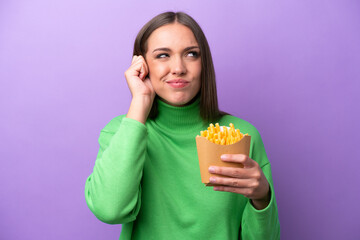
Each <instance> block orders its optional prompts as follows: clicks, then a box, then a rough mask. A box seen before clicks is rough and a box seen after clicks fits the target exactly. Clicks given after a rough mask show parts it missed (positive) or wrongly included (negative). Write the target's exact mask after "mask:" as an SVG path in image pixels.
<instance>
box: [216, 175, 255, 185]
mask: <svg viewBox="0 0 360 240" xmlns="http://www.w3.org/2000/svg"><path fill="white" fill-rule="evenodd" d="M210 183H215V184H216V185H222V186H229V187H238V188H249V187H252V186H251V183H252V181H251V180H250V179H239V178H224V177H210Z"/></svg>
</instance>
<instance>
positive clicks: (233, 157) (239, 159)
mask: <svg viewBox="0 0 360 240" xmlns="http://www.w3.org/2000/svg"><path fill="white" fill-rule="evenodd" d="M221 160H223V161H224V162H235V163H242V164H243V165H244V167H251V166H254V162H255V161H254V160H252V159H251V158H249V157H248V156H246V155H245V154H223V155H221Z"/></svg>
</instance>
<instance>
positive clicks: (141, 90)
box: [125, 56, 155, 123]
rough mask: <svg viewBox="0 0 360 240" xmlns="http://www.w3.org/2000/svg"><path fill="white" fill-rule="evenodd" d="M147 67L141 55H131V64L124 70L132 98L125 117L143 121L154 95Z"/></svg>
mask: <svg viewBox="0 0 360 240" xmlns="http://www.w3.org/2000/svg"><path fill="white" fill-rule="evenodd" d="M148 73H149V68H148V66H147V64H146V62H145V59H144V57H143V56H133V59H132V61H131V66H130V67H129V68H128V69H127V70H126V72H125V78H126V81H127V84H128V86H129V89H130V92H131V95H132V100H131V104H130V108H129V111H128V114H127V115H126V117H128V118H132V119H135V120H137V121H139V122H142V123H145V122H146V119H147V117H148V115H149V112H150V109H151V107H152V103H153V101H154V97H155V91H154V88H153V86H152V85H151V81H150V79H149V78H148V77H147V75H148Z"/></svg>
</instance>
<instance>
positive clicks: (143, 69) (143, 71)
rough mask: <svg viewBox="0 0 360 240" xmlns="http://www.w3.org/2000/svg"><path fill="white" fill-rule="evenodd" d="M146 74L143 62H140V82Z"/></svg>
mask: <svg viewBox="0 0 360 240" xmlns="http://www.w3.org/2000/svg"><path fill="white" fill-rule="evenodd" d="M147 74H148V71H147V67H146V64H145V63H144V62H141V68H140V74H139V78H141V80H144V79H145V77H146V75H147Z"/></svg>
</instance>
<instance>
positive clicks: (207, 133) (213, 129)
mask: <svg viewBox="0 0 360 240" xmlns="http://www.w3.org/2000/svg"><path fill="white" fill-rule="evenodd" d="M248 135H249V134H247V133H246V134H242V133H241V132H240V129H235V126H234V124H232V123H230V124H229V127H225V126H223V127H220V125H219V123H215V126H214V124H212V123H210V126H209V127H208V128H207V130H204V131H200V136H202V137H205V138H206V139H207V140H209V141H210V142H213V143H215V144H220V145H230V144H234V143H236V142H238V141H240V140H241V139H242V138H243V137H244V136H248Z"/></svg>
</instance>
